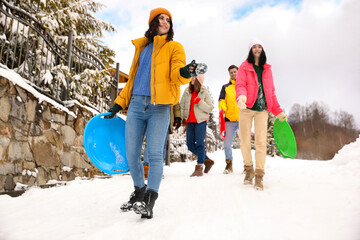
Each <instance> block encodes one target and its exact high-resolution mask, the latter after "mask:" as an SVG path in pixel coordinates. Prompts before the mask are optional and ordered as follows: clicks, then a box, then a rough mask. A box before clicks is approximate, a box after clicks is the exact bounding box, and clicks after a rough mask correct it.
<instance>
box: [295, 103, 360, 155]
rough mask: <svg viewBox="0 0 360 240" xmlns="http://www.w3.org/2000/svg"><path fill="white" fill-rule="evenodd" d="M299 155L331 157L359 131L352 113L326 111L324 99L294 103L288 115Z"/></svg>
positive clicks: (353, 138)
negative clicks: (309, 102) (300, 103)
mask: <svg viewBox="0 0 360 240" xmlns="http://www.w3.org/2000/svg"><path fill="white" fill-rule="evenodd" d="M288 122H289V124H290V125H291V127H292V129H293V131H294V135H295V138H296V142H297V147H298V153H297V156H296V158H300V159H321V160H329V159H332V158H333V157H334V155H335V153H337V152H338V151H339V150H340V149H341V148H342V147H343V146H344V145H345V144H348V143H350V142H353V141H355V139H356V138H358V137H359V134H360V131H359V129H357V126H356V124H355V120H354V116H353V115H351V114H349V113H347V112H345V111H342V110H341V111H339V112H335V113H332V114H331V115H329V108H328V106H327V105H325V104H324V103H318V102H313V103H311V104H310V105H306V106H301V105H299V104H295V105H294V106H293V107H292V108H291V110H290V113H289V115H288Z"/></svg>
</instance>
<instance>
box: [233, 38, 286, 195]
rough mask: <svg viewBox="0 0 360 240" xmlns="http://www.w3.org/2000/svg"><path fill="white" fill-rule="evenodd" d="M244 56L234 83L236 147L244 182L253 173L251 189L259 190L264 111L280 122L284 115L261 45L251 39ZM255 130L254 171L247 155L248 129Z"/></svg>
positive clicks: (249, 150)
mask: <svg viewBox="0 0 360 240" xmlns="http://www.w3.org/2000/svg"><path fill="white" fill-rule="evenodd" d="M248 51H249V54H248V57H247V59H246V60H245V61H244V62H243V63H242V64H241V65H240V67H239V69H238V72H237V76H236V83H235V90H236V101H237V105H238V107H239V109H240V113H239V128H240V131H239V132H240V149H241V154H242V156H243V159H244V168H245V172H246V175H245V179H244V184H252V180H253V178H254V175H255V185H254V187H255V189H256V190H263V189H264V186H263V177H264V175H265V159H266V137H267V120H268V113H269V112H271V113H273V114H274V115H275V116H276V117H277V118H278V119H279V120H280V121H284V120H285V118H286V115H285V113H284V112H283V110H282V109H281V108H280V105H279V102H278V100H277V98H276V95H275V87H274V81H273V76H272V72H271V66H270V65H269V64H267V63H266V54H265V51H264V44H263V42H262V41H260V40H259V39H256V38H254V39H252V40H251V41H250V43H249V46H248ZM253 120H254V127H255V128H254V129H255V149H256V150H255V171H254V167H253V161H252V157H251V142H250V141H251V128H252V121H253Z"/></svg>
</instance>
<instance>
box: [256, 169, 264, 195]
mask: <svg viewBox="0 0 360 240" xmlns="http://www.w3.org/2000/svg"><path fill="white" fill-rule="evenodd" d="M264 175H265V172H264V170H260V169H256V170H255V185H254V188H255V189H256V190H260V191H262V190H264V184H263V177H264Z"/></svg>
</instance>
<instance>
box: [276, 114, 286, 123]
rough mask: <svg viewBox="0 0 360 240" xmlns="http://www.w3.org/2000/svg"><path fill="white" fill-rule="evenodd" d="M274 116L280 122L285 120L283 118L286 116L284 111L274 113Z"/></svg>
mask: <svg viewBox="0 0 360 240" xmlns="http://www.w3.org/2000/svg"><path fill="white" fill-rule="evenodd" d="M276 117H277V118H278V119H279V120H280V121H281V122H282V121H284V120H285V118H286V117H287V116H286V114H285V113H284V112H281V113H279V114H278V115H276Z"/></svg>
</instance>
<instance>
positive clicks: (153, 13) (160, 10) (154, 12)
mask: <svg viewBox="0 0 360 240" xmlns="http://www.w3.org/2000/svg"><path fill="white" fill-rule="evenodd" d="M162 13H163V14H166V15H168V16H169V17H170V20H171V21H172V16H171V14H170V12H169V11H168V10H167V9H165V8H155V9H153V10H151V11H150V17H149V26H150V23H151V21H152V20H153V19H154V18H155V17H156V16H157V15H159V14H162Z"/></svg>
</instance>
